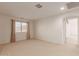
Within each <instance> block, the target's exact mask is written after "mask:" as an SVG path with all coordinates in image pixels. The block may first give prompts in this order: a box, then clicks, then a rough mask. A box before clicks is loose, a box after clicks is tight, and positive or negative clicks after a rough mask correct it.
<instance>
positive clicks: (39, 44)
mask: <svg viewBox="0 0 79 59" xmlns="http://www.w3.org/2000/svg"><path fill="white" fill-rule="evenodd" d="M0 55H2V56H64V55H65V56H69V55H71V56H72V55H74V56H75V55H77V56H78V55H79V47H78V46H68V45H58V44H54V43H49V42H45V41H41V40H25V41H19V42H16V43H12V44H6V45H4V46H3V49H2V50H1V53H0Z"/></svg>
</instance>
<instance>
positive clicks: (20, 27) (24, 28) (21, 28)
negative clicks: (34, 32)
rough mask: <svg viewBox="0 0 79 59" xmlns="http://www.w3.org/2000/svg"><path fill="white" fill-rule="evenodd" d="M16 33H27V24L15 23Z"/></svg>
mask: <svg viewBox="0 0 79 59" xmlns="http://www.w3.org/2000/svg"><path fill="white" fill-rule="evenodd" d="M15 27H16V28H15V30H16V32H27V23H25V22H17V21H16V23H15Z"/></svg>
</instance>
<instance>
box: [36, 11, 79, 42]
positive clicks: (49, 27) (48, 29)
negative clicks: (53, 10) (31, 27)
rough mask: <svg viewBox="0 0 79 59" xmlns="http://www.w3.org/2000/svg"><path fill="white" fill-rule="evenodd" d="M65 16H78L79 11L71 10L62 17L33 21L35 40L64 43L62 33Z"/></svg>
mask: <svg viewBox="0 0 79 59" xmlns="http://www.w3.org/2000/svg"><path fill="white" fill-rule="evenodd" d="M67 16H79V10H72V11H70V12H67V13H65V14H62V15H57V16H54V17H48V18H43V19H41V20H36V21H35V37H36V39H40V40H45V41H49V42H54V43H64V40H65V36H64V35H65V33H64V32H63V28H64V24H63V19H64V17H67Z"/></svg>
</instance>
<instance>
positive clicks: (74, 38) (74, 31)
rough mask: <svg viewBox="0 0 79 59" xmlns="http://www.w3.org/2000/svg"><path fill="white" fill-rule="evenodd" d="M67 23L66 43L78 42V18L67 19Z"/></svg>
mask: <svg viewBox="0 0 79 59" xmlns="http://www.w3.org/2000/svg"><path fill="white" fill-rule="evenodd" d="M65 25H66V26H65V33H66V34H65V37H66V38H65V42H66V44H78V18H71V19H67V20H66V23H65Z"/></svg>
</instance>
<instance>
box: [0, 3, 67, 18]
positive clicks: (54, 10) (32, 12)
mask: <svg viewBox="0 0 79 59" xmlns="http://www.w3.org/2000/svg"><path fill="white" fill-rule="evenodd" d="M39 3H40V4H41V5H43V7H42V8H36V7H35V5H36V4H39ZM66 3H67V2H0V13H2V14H7V15H11V16H16V17H24V18H26V19H39V18H44V17H47V16H51V15H52V16H53V15H56V14H59V13H61V12H63V11H61V10H60V7H63V6H64V5H65V4H66Z"/></svg>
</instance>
